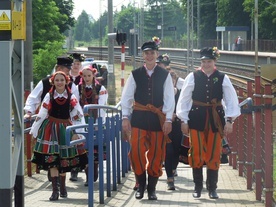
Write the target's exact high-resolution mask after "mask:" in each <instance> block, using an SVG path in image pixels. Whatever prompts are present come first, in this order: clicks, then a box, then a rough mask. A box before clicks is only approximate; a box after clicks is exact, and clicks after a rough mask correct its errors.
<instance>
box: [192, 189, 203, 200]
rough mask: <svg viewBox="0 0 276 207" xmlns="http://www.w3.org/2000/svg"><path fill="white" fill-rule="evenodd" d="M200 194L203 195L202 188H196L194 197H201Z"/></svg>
mask: <svg viewBox="0 0 276 207" xmlns="http://www.w3.org/2000/svg"><path fill="white" fill-rule="evenodd" d="M200 196H201V189H195V190H194V192H193V197H194V198H200Z"/></svg>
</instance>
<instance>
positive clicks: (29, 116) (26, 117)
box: [24, 113, 32, 119]
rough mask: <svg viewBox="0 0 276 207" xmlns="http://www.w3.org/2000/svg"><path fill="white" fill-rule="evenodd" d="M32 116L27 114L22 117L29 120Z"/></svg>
mask: <svg viewBox="0 0 276 207" xmlns="http://www.w3.org/2000/svg"><path fill="white" fill-rule="evenodd" d="M31 118H32V115H31V114H30V113H27V114H25V115H24V119H31Z"/></svg>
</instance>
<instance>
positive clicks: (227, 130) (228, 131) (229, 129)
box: [224, 121, 233, 135]
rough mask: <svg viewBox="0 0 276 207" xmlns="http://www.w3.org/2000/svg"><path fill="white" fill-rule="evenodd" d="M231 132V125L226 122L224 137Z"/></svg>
mask: <svg viewBox="0 0 276 207" xmlns="http://www.w3.org/2000/svg"><path fill="white" fill-rule="evenodd" d="M232 131H233V124H232V123H230V122H228V121H227V122H226V124H225V126H224V135H227V134H231V133H232Z"/></svg>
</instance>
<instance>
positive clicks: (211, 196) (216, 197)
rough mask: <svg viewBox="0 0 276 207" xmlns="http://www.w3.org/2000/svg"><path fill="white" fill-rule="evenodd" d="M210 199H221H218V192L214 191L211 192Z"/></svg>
mask: <svg viewBox="0 0 276 207" xmlns="http://www.w3.org/2000/svg"><path fill="white" fill-rule="evenodd" d="M209 198H211V199H218V198H219V197H218V194H217V192H216V191H215V190H213V191H209Z"/></svg>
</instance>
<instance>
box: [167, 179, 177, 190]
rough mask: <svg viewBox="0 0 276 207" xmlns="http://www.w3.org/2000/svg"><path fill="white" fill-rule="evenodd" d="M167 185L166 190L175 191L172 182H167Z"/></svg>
mask: <svg viewBox="0 0 276 207" xmlns="http://www.w3.org/2000/svg"><path fill="white" fill-rule="evenodd" d="M167 184H168V186H167V190H175V186H174V181H168V182H167Z"/></svg>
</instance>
